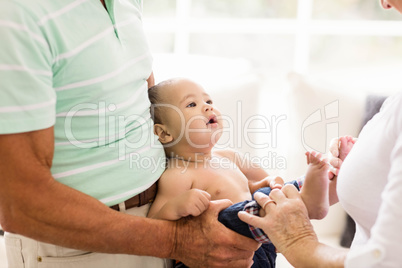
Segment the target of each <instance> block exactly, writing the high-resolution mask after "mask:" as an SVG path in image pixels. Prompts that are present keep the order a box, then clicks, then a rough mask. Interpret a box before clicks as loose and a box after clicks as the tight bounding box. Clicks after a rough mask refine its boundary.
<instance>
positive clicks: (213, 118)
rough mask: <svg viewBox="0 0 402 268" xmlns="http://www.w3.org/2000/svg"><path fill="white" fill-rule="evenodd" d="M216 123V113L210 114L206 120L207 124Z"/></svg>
mask: <svg viewBox="0 0 402 268" xmlns="http://www.w3.org/2000/svg"><path fill="white" fill-rule="evenodd" d="M216 123H218V119H216V115H211V116H210V117H209V121H208V123H207V125H209V124H216Z"/></svg>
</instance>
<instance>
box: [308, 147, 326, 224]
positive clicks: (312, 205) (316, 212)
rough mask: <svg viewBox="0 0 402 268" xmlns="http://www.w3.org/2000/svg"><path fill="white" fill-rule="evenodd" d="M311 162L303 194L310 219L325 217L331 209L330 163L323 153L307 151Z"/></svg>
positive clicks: (309, 162)
mask: <svg viewBox="0 0 402 268" xmlns="http://www.w3.org/2000/svg"><path fill="white" fill-rule="evenodd" d="M306 156H307V163H308V164H309V166H308V169H307V173H306V177H305V181H304V184H303V187H302V189H301V196H302V199H303V201H304V204H305V205H306V207H307V210H308V214H309V217H310V219H323V218H324V217H325V216H326V215H327V213H328V209H329V199H328V183H329V180H328V163H327V160H321V159H320V158H321V154H320V153H316V152H311V153H310V152H307V153H306Z"/></svg>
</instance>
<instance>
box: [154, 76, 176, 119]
mask: <svg viewBox="0 0 402 268" xmlns="http://www.w3.org/2000/svg"><path fill="white" fill-rule="evenodd" d="M173 81H174V79H170V80H166V81H163V82H160V83H159V84H157V85H155V86H152V87H150V88H149V89H148V98H149V101H150V102H151V117H152V119H153V120H154V124H162V113H163V112H162V110H163V107H162V106H160V105H158V104H162V103H163V100H162V97H161V96H160V95H161V94H160V92H159V91H160V89H161V88H162V87H164V86H166V85H168V84H171V83H172V82H173Z"/></svg>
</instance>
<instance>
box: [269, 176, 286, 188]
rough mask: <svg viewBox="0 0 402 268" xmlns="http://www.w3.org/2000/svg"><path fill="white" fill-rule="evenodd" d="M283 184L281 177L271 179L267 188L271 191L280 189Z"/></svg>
mask: <svg viewBox="0 0 402 268" xmlns="http://www.w3.org/2000/svg"><path fill="white" fill-rule="evenodd" d="M284 184H285V182H284V181H283V179H282V178H281V177H275V178H273V179H271V181H270V183H269V187H271V189H272V190H273V189H282V187H283V185H284Z"/></svg>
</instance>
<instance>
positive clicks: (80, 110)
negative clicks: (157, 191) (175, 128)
mask: <svg viewBox="0 0 402 268" xmlns="http://www.w3.org/2000/svg"><path fill="white" fill-rule="evenodd" d="M106 5H107V10H106V9H105V8H104V7H103V6H102V3H101V1H100V0H57V1H54V0H37V1H32V0H0V38H1V41H0V133H2V134H6V133H21V132H27V131H34V130H40V129H45V128H49V127H51V126H53V125H54V133H55V153H54V159H53V166H52V169H51V172H52V174H53V176H54V178H55V179H56V180H58V181H59V182H61V183H63V184H66V185H68V186H70V187H73V188H75V189H77V190H79V191H82V192H84V193H86V194H88V195H91V196H93V197H95V198H97V199H98V200H100V201H102V202H103V203H105V204H107V205H114V204H117V203H119V202H121V201H123V200H125V199H127V198H129V197H131V196H134V195H136V194H137V193H140V192H142V191H143V190H145V189H146V188H148V187H149V186H150V185H152V184H153V183H154V182H155V181H156V180H157V179H158V178H159V176H160V174H161V173H162V172H163V170H164V166H165V156H164V152H163V149H162V146H161V145H160V144H159V142H158V141H157V139H156V136H154V134H153V131H152V120H151V119H150V113H149V107H150V103H149V101H148V96H147V82H146V79H147V78H148V77H149V75H150V74H151V71H152V58H151V55H150V52H149V48H148V45H147V42H146V40H145V36H144V33H143V30H142V22H141V12H142V1H141V0H106ZM21 168H23V167H21Z"/></svg>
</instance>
